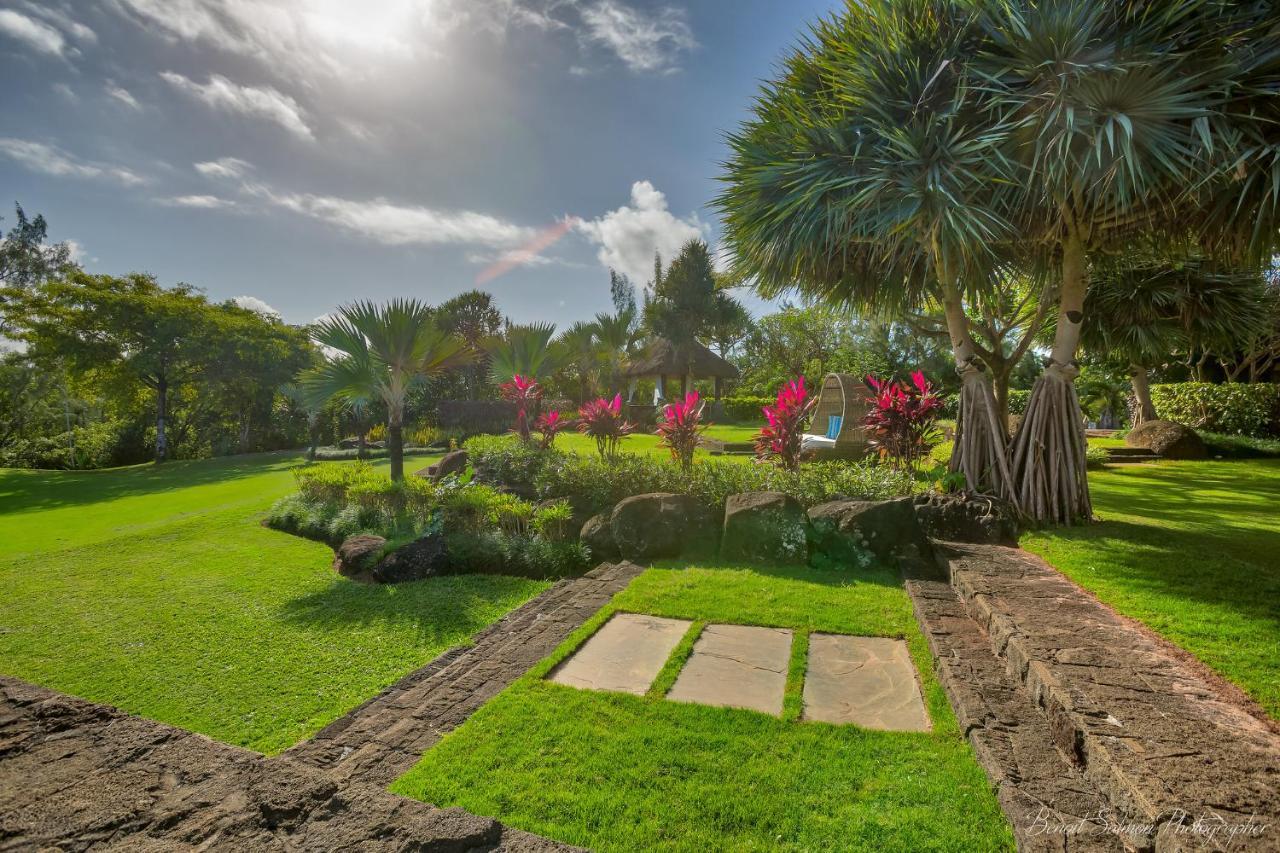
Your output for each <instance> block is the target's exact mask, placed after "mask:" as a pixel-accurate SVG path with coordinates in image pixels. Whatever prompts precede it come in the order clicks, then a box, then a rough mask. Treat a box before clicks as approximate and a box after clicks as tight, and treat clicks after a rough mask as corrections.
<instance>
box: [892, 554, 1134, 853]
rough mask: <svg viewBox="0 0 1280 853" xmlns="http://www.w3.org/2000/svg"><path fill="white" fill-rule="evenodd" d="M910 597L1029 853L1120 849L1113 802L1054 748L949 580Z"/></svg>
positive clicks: (920, 584) (913, 588)
mask: <svg viewBox="0 0 1280 853" xmlns="http://www.w3.org/2000/svg"><path fill="white" fill-rule="evenodd" d="M906 589H907V593H908V595H910V596H911V601H912V604H913V606H914V607H915V613H916V619H917V620H918V621H919V623H920V628H921V630H922V631H924V635H925V638H926V639H927V640H928V643H929V650H930V651H931V652H932V654H933V660H934V665H935V669H936V671H937V673H938V680H939V682H940V683H941V684H942V687H943V690H945V691H946V693H947V697H948V698H949V699H950V701H951V707H952V708H953V709H955V713H956V718H957V720H958V722H959V724H960V730H961V731H962V732H963V733H964V735H965V737H966V738H968V740H969V743H970V744H971V745H972V746H973V751H974V754H975V755H976V757H977V759H978V763H979V764H980V765H981V766H982V768H983V770H984V771H985V772H986V774H987V778H988V779H989V780H990V781H991V784H992V786H993V787H994V788H995V791H996V798H997V799H998V800H999V802H1000V807H1001V808H1002V809H1003V810H1004V813H1005V815H1006V817H1008V819H1009V823H1010V825H1011V826H1012V828H1013V834H1014V838H1015V840H1016V841H1017V843H1018V849H1019V850H1021V851H1023V853H1027V851H1035V853H1041V851H1055V852H1056V851H1081V852H1083V851H1120V850H1124V849H1125V847H1124V844H1123V843H1122V841H1121V839H1120V837H1119V836H1118V835H1116V834H1114V833H1111V832H1107V831H1105V827H1104V826H1101V825H1100V824H1099V823H1097V820H1096V819H1097V816H1098V815H1099V814H1102V813H1105V812H1106V811H1107V809H1108V808H1109V804H1108V802H1107V799H1106V798H1105V797H1104V796H1103V795H1102V793H1101V792H1100V791H1099V790H1098V789H1097V787H1096V786H1095V785H1094V784H1093V783H1092V782H1090V781H1089V780H1088V779H1086V778H1085V777H1084V773H1083V772H1082V771H1081V770H1080V769H1079V768H1078V767H1075V766H1074V765H1072V764H1071V763H1070V762H1068V761H1067V760H1066V759H1065V758H1064V757H1063V756H1062V755H1060V754H1059V753H1058V751H1057V750H1056V749H1054V748H1053V738H1052V734H1051V732H1050V730H1049V723H1048V721H1047V720H1046V719H1045V717H1044V715H1043V714H1042V713H1041V712H1040V709H1039V708H1037V707H1036V706H1035V704H1034V703H1033V702H1032V701H1031V699H1030V697H1029V696H1028V695H1027V694H1026V692H1025V691H1024V690H1022V689H1021V685H1020V684H1019V683H1018V682H1017V681H1016V680H1015V679H1013V678H1012V677H1011V676H1010V675H1009V673H1008V672H1007V671H1006V669H1005V667H1004V664H1003V663H1002V662H1001V661H1000V660H999V659H997V657H996V655H995V653H994V652H993V651H992V649H991V642H990V639H989V638H988V637H987V634H986V632H985V631H983V630H982V628H981V627H980V626H979V625H978V623H977V622H975V621H974V620H973V618H972V617H970V615H969V613H968V611H967V610H966V609H965V606H964V604H963V602H961V601H960V597H959V596H958V595H957V594H956V591H955V590H954V589H952V588H951V586H950V585H949V584H947V583H946V582H945V581H938V580H925V579H909V580H908V581H907V583H906Z"/></svg>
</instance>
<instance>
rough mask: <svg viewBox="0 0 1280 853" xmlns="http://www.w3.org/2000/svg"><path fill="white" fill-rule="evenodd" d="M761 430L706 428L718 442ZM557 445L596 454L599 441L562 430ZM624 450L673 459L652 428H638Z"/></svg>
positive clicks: (740, 438) (746, 438)
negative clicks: (641, 429)
mask: <svg viewBox="0 0 1280 853" xmlns="http://www.w3.org/2000/svg"><path fill="white" fill-rule="evenodd" d="M759 432H760V427H758V426H735V425H732V424H712V425H711V426H710V427H708V428H707V431H706V433H705V435H706V437H707V438H714V439H718V440H719V441H751V440H752V439H753V438H755V436H756V435H757V434H758V433H759ZM556 447H558V448H560V449H561V450H567V451H572V452H574V453H587V454H591V455H595V453H596V442H595V439H594V438H590V437H589V436H585V435H582V434H581V433H579V432H573V431H569V432H562V433H561V434H560V435H559V436H557V438H556ZM619 447H620V449H621V451H622V452H623V453H632V454H636V455H638V456H658V457H661V458H663V459H670V458H671V451H670V450H667V449H666V448H665V447H660V446H659V445H658V436H656V435H654V434H653V432H652V431H636V432H634V433H632V434H631V435H630V436H628V437H627V438H624V439H623V440H622V444H621V445H619ZM697 455H698V456H699V457H705V456H708V454H707V451H705V450H701V449H700V450H698V451H697ZM721 458H723V459H742V460H746V459H750V458H751V457H750V456H724V457H721Z"/></svg>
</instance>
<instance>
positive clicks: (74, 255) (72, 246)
mask: <svg viewBox="0 0 1280 853" xmlns="http://www.w3.org/2000/svg"><path fill="white" fill-rule="evenodd" d="M62 242H63V244H64V245H66V247H67V251H68V252H70V253H71V260H72V261H74V262H75V263H77V264H79V263H83V262H84V246H81V245H80V242H79V241H78V240H63V241H62Z"/></svg>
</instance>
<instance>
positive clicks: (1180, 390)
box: [1151, 382, 1280, 437]
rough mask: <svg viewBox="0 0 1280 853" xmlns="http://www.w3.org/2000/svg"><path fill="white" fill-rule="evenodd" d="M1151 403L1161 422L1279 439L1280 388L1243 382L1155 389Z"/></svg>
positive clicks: (1181, 384) (1171, 385)
mask: <svg viewBox="0 0 1280 853" xmlns="http://www.w3.org/2000/svg"><path fill="white" fill-rule="evenodd" d="M1151 401H1152V402H1153V403H1155V406H1156V412H1157V413H1158V414H1159V415H1160V417H1161V418H1164V419H1165V420H1170V421H1177V422H1178V423H1181V424H1186V425H1187V426H1189V427H1194V428H1195V429H1197V430H1208V431H1210V432H1219V433H1227V434H1230V435H1249V436H1257V437H1265V436H1280V385H1275V384H1271V383H1243V382H1224V383H1222V384H1217V385H1215V384H1213V383H1210V382H1179V383H1176V384H1170V385H1152V386H1151Z"/></svg>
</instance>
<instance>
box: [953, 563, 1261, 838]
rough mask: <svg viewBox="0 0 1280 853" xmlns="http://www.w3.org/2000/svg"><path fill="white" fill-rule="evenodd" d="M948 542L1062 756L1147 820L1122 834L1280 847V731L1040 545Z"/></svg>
mask: <svg viewBox="0 0 1280 853" xmlns="http://www.w3.org/2000/svg"><path fill="white" fill-rule="evenodd" d="M941 551H942V554H943V559H944V560H945V561H946V564H947V566H948V568H949V571H950V579H951V585H952V586H953V588H954V589H955V590H956V592H957V594H958V596H959V599H960V600H961V601H962V602H963V603H964V605H965V609H966V611H967V613H968V615H969V616H971V617H972V618H973V619H974V620H975V621H976V622H977V623H978V625H980V626H981V627H982V629H983V631H984V632H985V634H986V636H987V638H988V643H989V646H990V648H991V650H992V651H993V652H994V653H995V654H996V656H997V657H998V658H999V659H1000V660H1001V662H1002V663H1003V664H1004V667H1005V669H1006V671H1007V672H1008V674H1009V675H1010V676H1011V677H1012V678H1013V679H1014V681H1015V682H1016V683H1017V684H1018V685H1019V686H1020V689H1021V690H1022V692H1023V693H1024V694H1025V695H1026V696H1027V697H1029V698H1030V699H1031V701H1033V702H1034V704H1035V705H1036V706H1037V707H1038V708H1039V709H1040V710H1041V712H1042V714H1043V715H1044V718H1045V720H1046V722H1047V724H1048V727H1049V732H1050V735H1051V739H1052V743H1053V744H1054V746H1056V747H1057V751H1058V753H1059V754H1060V755H1061V757H1062V758H1063V759H1065V760H1066V761H1068V762H1069V763H1070V764H1071V765H1072V766H1074V767H1076V768H1079V770H1080V771H1081V772H1082V774H1083V777H1084V778H1085V779H1087V780H1089V781H1090V782H1091V783H1092V784H1093V785H1094V786H1095V787H1096V788H1097V790H1098V791H1099V792H1101V794H1102V795H1103V796H1104V797H1105V798H1106V800H1107V802H1108V804H1109V806H1110V808H1111V811H1112V814H1113V816H1114V820H1115V821H1117V822H1118V823H1122V824H1140V825H1147V826H1149V827H1150V830H1149V831H1146V832H1134V833H1130V834H1128V835H1126V836H1125V838H1126V841H1127V842H1129V843H1130V846H1132V847H1135V848H1136V849H1154V850H1194V849H1207V850H1208V849H1226V848H1227V842H1226V840H1224V839H1225V834H1226V833H1227V832H1228V831H1231V832H1234V833H1235V835H1234V836H1233V841H1232V843H1233V844H1234V846H1233V847H1232V849H1247V850H1280V735H1278V734H1277V733H1276V731H1275V730H1274V729H1273V727H1272V724H1271V723H1270V722H1268V721H1266V720H1265V714H1264V713H1263V712H1261V711H1260V710H1256V706H1254V707H1251V705H1250V703H1249V702H1248V700H1247V699H1246V698H1245V697H1244V696H1243V694H1241V693H1240V692H1239V691H1238V690H1237V689H1235V688H1234V687H1232V686H1231V685H1228V684H1226V683H1225V682H1224V681H1222V680H1221V679H1219V678H1217V677H1216V676H1214V675H1213V674H1212V673H1211V672H1209V671H1208V670H1207V669H1206V668H1205V667H1204V666H1203V665H1202V664H1199V662H1197V661H1195V660H1194V659H1189V656H1188V655H1186V654H1185V653H1184V652H1181V650H1178V649H1176V648H1174V647H1172V646H1171V645H1170V644H1168V643H1166V642H1164V641H1163V640H1161V639H1160V638H1158V637H1156V636H1155V635H1153V634H1152V633H1151V632H1149V631H1147V630H1145V629H1144V628H1142V627H1141V626H1138V625H1137V624H1136V623H1133V622H1131V621H1130V620H1127V619H1125V618H1123V617H1121V616H1119V615H1117V614H1116V613H1115V612H1114V611H1112V610H1111V609H1110V608H1108V607H1106V606H1105V605H1103V604H1102V603H1101V602H1099V601H1098V600H1097V599H1095V598H1094V597H1093V596H1091V595H1089V594H1088V593H1086V592H1085V591H1084V590H1082V589H1080V588H1079V587H1078V586H1076V585H1075V584H1073V583H1072V582H1071V581H1070V580H1068V579H1067V578H1066V577H1064V576H1063V575H1062V574H1060V573H1059V572H1057V571H1056V570H1054V569H1053V568H1052V567H1051V566H1049V565H1048V564H1046V563H1045V562H1044V561H1043V560H1041V559H1040V558H1039V557H1037V556H1035V555H1033V554H1028V553H1026V552H1024V551H1019V550H1017V549H1015V548H1005V547H1001V546H995V545H962V544H957V543H947V544H946V545H945V546H944V547H943V548H942V549H941ZM1255 714H1256V715H1255ZM1264 825H1265V826H1266V828H1265V829H1259V828H1260V827H1262V826H1264ZM1215 827H1216V829H1215Z"/></svg>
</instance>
